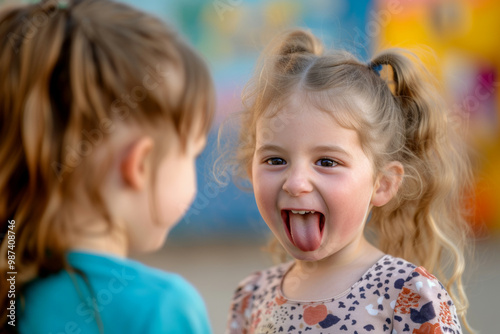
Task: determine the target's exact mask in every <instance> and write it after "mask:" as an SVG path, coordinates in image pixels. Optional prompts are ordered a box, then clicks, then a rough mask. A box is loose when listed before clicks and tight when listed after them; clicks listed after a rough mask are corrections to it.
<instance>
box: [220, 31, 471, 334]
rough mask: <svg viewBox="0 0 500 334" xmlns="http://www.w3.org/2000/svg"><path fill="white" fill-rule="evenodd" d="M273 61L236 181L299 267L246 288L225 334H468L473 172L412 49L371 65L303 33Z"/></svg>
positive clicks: (256, 99) (282, 268)
mask: <svg viewBox="0 0 500 334" xmlns="http://www.w3.org/2000/svg"><path fill="white" fill-rule="evenodd" d="M262 59H263V62H262V66H261V67H259V68H258V69H257V71H256V75H255V77H254V79H252V82H251V84H250V85H248V89H249V91H247V92H246V94H244V96H246V98H245V101H244V102H245V103H244V106H245V108H246V109H245V110H244V111H243V112H242V113H241V115H240V116H241V124H242V125H243V126H241V128H240V141H239V145H238V147H237V149H238V152H237V154H236V157H237V160H238V162H239V166H238V168H239V169H237V170H238V171H240V176H242V177H246V178H248V179H249V181H250V182H251V184H252V186H253V190H254V193H255V198H256V202H257V206H258V208H259V211H260V213H261V215H262V217H263V219H264V221H265V222H266V223H267V225H268V226H269V228H270V229H271V231H272V232H273V234H274V236H275V237H276V240H277V241H278V242H279V244H280V245H281V246H282V248H283V249H284V250H285V251H286V253H287V254H288V255H289V256H290V257H291V258H293V261H290V262H288V263H283V264H280V265H278V266H276V267H272V268H270V269H267V270H265V271H262V272H258V273H255V274H253V275H252V276H250V277H248V278H247V279H245V280H244V281H243V282H242V283H241V284H240V286H239V287H238V289H237V290H236V293H235V295H234V299H233V304H232V306H231V312H230V315H229V322H228V327H227V332H226V333H228V334H236V333H264V332H275V333H278V332H286V333H309V334H312V333H342V331H345V332H346V333H366V332H372V331H373V333H385V332H387V333H403V332H408V333H461V331H462V330H461V325H460V321H459V319H458V316H462V319H461V320H462V324H463V325H465V326H466V327H467V328H468V324H467V322H466V320H465V318H464V314H465V310H466V305H467V299H466V296H465V294H464V293H463V287H462V285H461V280H460V277H461V275H462V273H463V265H464V259H463V248H464V245H465V242H466V239H465V233H464V231H465V226H466V222H465V219H464V217H463V216H462V214H461V212H462V211H461V210H460V205H462V202H461V200H460V195H461V194H463V193H465V192H466V191H467V186H468V185H469V175H470V167H469V164H468V161H467V159H466V154H464V152H462V151H461V150H460V145H458V146H457V145H456V144H459V143H460V140H459V136H457V134H456V133H455V132H454V129H456V127H455V128H454V127H453V125H452V124H451V123H452V120H451V118H450V117H449V115H448V113H447V109H446V108H444V107H443V105H442V104H441V103H440V100H439V98H438V97H437V96H436V94H435V91H436V90H435V89H434V88H433V87H432V86H431V84H429V83H427V81H426V78H425V75H424V74H425V73H426V72H425V69H424V68H423V67H422V66H421V65H420V63H419V62H418V60H417V59H415V57H413V56H412V55H408V53H407V52H405V51H402V50H387V51H384V52H382V53H380V54H378V55H376V56H375V57H374V58H373V59H372V61H371V62H370V63H368V64H365V63H362V62H360V61H359V60H357V59H356V58H355V57H354V56H352V55H351V54H349V53H347V52H331V53H328V54H324V53H323V52H322V46H321V44H320V43H319V42H318V40H317V39H316V38H315V37H314V36H313V35H311V34H310V33H309V32H307V31H303V30H296V31H291V32H288V33H286V34H284V35H283V36H279V37H278V38H277V39H275V40H273V41H272V42H271V44H270V46H269V47H268V49H267V50H266V51H265V52H264V55H263V57H262ZM383 66H386V67H387V68H390V71H385V70H384V67H383ZM381 69H382V73H381ZM386 72H387V73H388V74H389V73H390V74H391V77H389V78H387V77H386V76H385V74H386ZM388 82H391V85H389V84H388ZM368 217H370V218H368ZM367 221H369V224H370V226H372V227H373V228H374V229H375V231H376V232H377V237H378V240H375V241H378V244H377V245H376V246H375V244H372V243H370V242H368V241H367V239H366V238H365V235H364V229H365V226H366V225H367ZM444 257H446V259H449V260H451V261H452V262H454V266H452V267H451V268H452V270H450V271H449V273H450V274H451V275H450V276H445V275H441V273H442V272H443V270H442V269H443V268H441V267H439V264H440V263H441V259H443V258H444ZM425 268H426V269H425ZM427 270H428V271H427ZM430 272H435V273H437V274H439V275H440V276H439V278H440V279H441V281H442V282H443V283H444V285H442V284H441V283H440V282H439V281H438V280H437V278H436V277H435V276H433V275H432V274H430ZM444 286H446V287H447V288H451V289H449V290H448V291H449V292H448V291H446V290H445V288H444ZM454 291H458V292H459V293H458V294H457V293H453V292H454ZM468 329H469V328H468Z"/></svg>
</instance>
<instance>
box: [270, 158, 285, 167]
mask: <svg viewBox="0 0 500 334" xmlns="http://www.w3.org/2000/svg"><path fill="white" fill-rule="evenodd" d="M266 163H267V164H268V165H273V166H274V165H286V161H285V160H284V159H281V158H269V159H267V160H266Z"/></svg>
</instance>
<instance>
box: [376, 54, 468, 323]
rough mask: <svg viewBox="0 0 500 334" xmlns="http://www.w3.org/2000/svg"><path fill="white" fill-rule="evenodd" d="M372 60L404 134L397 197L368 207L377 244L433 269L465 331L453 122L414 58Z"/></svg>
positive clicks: (459, 170)
mask: <svg viewBox="0 0 500 334" xmlns="http://www.w3.org/2000/svg"><path fill="white" fill-rule="evenodd" d="M372 64H373V66H378V65H389V66H390V67H391V68H392V72H393V87H392V90H393V96H394V101H395V104H396V106H397V108H396V109H397V110H399V111H400V112H401V113H402V116H403V120H404V124H403V127H402V128H403V129H404V130H403V131H404V138H405V142H404V148H403V149H402V150H401V152H400V156H399V157H398V159H399V160H400V161H402V162H403V165H404V167H405V176H404V178H403V182H402V184H401V187H400V190H399V192H398V195H397V196H396V198H395V199H394V200H393V201H392V203H389V204H388V205H386V206H384V207H381V208H375V209H374V212H373V221H374V223H375V224H376V226H377V228H378V230H379V241H380V248H381V249H382V250H383V251H385V252H387V253H390V254H395V255H397V256H401V257H403V258H405V259H408V260H410V261H412V262H414V263H417V264H419V265H422V266H424V267H426V268H427V269H428V270H430V271H432V272H436V274H437V276H438V277H439V278H440V280H441V281H442V282H443V284H444V285H445V287H446V289H447V290H448V291H449V293H450V295H451V296H452V298H453V300H454V301H455V304H456V306H457V313H458V314H459V315H460V316H461V317H462V321H463V323H464V325H465V327H466V328H467V329H468V330H469V331H472V330H471V329H470V327H469V325H468V323H467V321H466V318H465V312H466V309H467V307H468V301H467V297H466V295H465V293H464V290H463V285H462V275H463V272H464V267H465V259H464V250H465V248H466V245H467V235H468V231H469V228H468V224H467V221H466V218H465V217H466V216H467V212H466V208H464V205H465V203H466V201H465V198H466V196H469V195H470V189H471V184H472V183H471V180H472V175H471V168H470V162H469V160H468V159H467V152H466V150H465V148H464V145H462V144H461V142H462V140H461V139H460V138H459V135H458V133H457V132H456V128H455V127H454V125H453V123H454V121H456V119H454V118H452V117H451V115H450V114H449V113H448V109H447V108H446V107H445V106H444V104H443V103H442V101H441V99H440V98H439V96H438V95H437V93H436V91H435V87H434V86H433V85H431V84H430V82H429V80H431V79H430V75H428V73H427V71H426V70H425V68H424V67H423V66H422V65H421V63H420V62H419V61H418V60H416V59H413V61H412V60H411V59H410V57H407V56H405V55H404V54H403V52H400V51H396V50H388V51H385V52H383V53H381V54H379V55H377V56H376V57H375V58H374V59H373V61H372ZM446 274H449V276H447V275H446Z"/></svg>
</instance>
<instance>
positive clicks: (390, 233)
mask: <svg viewBox="0 0 500 334" xmlns="http://www.w3.org/2000/svg"><path fill="white" fill-rule="evenodd" d="M381 65H388V66H389V67H390V69H391V70H392V72H393V78H392V81H391V82H388V81H386V80H384V79H383V78H382V77H380V73H379V72H378V70H379V67H380V66H381ZM384 72H385V71H384ZM431 81H432V79H431V77H430V76H429V75H428V73H427V71H426V70H425V68H424V67H423V65H422V64H421V63H420V62H419V60H418V59H417V58H416V57H414V56H413V55H412V54H410V53H409V52H406V51H404V50H396V49H390V50H386V51H383V52H381V53H379V54H378V55H376V56H375V57H374V58H373V59H372V60H371V62H370V63H369V64H365V63H362V62H360V61H359V60H357V59H356V58H355V57H354V56H353V55H351V54H350V53H348V52H339V51H337V52H331V53H327V54H324V53H323V47H322V45H321V43H320V42H319V41H318V40H317V39H316V38H315V37H314V36H313V35H312V34H311V33H309V32H307V31H303V30H295V31H291V32H287V33H285V34H283V35H282V36H279V37H277V38H276V39H275V40H273V41H272V42H271V43H270V45H269V47H268V48H267V49H266V50H265V52H264V53H263V55H262V57H261V59H260V65H259V66H258V68H257V70H256V73H255V76H254V78H253V79H252V80H251V81H250V82H249V84H248V85H247V87H246V90H245V93H244V96H243V104H244V110H243V111H242V113H241V114H240V115H239V117H240V118H241V124H242V126H241V128H240V135H239V143H238V146H237V148H236V149H237V152H236V155H235V157H234V159H233V161H230V163H231V162H232V163H233V165H234V166H235V168H236V169H235V175H236V176H239V177H241V178H247V177H248V176H247V172H248V171H249V170H250V167H251V163H252V156H253V154H254V150H255V135H256V122H257V120H258V119H259V118H260V117H262V116H269V115H274V114H276V113H278V112H279V110H280V109H281V108H282V107H283V106H284V105H285V104H286V102H287V99H288V98H289V96H290V95H291V94H294V93H299V94H303V96H305V97H306V98H307V99H308V101H309V102H310V103H312V104H314V105H315V106H316V107H317V108H318V109H320V110H322V111H325V112H329V113H330V114H331V115H332V116H333V117H334V118H335V119H336V121H338V122H339V124H341V125H342V126H344V127H347V128H350V129H354V130H356V131H357V133H358V135H359V138H360V141H361V145H362V148H363V150H364V151H365V152H366V154H367V155H368V156H369V157H370V158H371V159H372V161H373V168H374V171H375V172H376V173H381V172H383V167H384V166H385V165H386V164H387V163H388V162H390V161H399V162H401V163H402V164H403V166H404V170H405V174H404V177H403V180H402V183H401V186H400V188H399V191H398V193H397V194H396V195H395V197H394V198H393V199H392V200H391V201H390V202H389V203H388V204H386V205H385V206H382V207H374V208H373V210H372V217H371V220H370V223H369V225H371V227H372V228H373V229H374V230H375V233H376V236H377V237H378V246H379V248H380V249H381V250H382V251H383V252H386V253H388V254H391V255H394V256H397V257H402V258H405V259H407V260H408V261H411V262H413V263H415V264H417V265H421V266H424V267H426V268H427V269H428V270H430V271H432V272H434V273H436V274H437V276H438V277H439V278H440V280H441V281H442V282H443V283H444V285H445V287H446V288H447V290H448V291H449V292H450V295H451V296H452V298H453V300H454V302H455V304H456V306H457V312H458V314H459V315H461V316H462V321H463V323H464V325H465V326H466V328H467V329H469V330H470V331H472V330H471V329H470V327H469V326H468V323H467V321H466V319H465V313H466V310H467V308H468V301H467V297H466V295H465V293H464V289H463V284H462V274H463V272H464V266H465V260H464V249H465V246H466V242H467V240H466V237H467V233H468V224H467V222H466V214H467V212H466V210H464V204H465V201H464V196H466V195H469V194H470V192H469V190H470V186H471V182H472V174H471V168H470V163H469V161H468V158H467V154H466V152H465V146H464V144H463V142H462V141H461V140H460V137H459V136H458V134H457V128H456V127H455V126H454V125H453V124H454V123H455V121H456V120H455V119H454V117H452V115H451V114H449V113H448V110H447V109H446V107H445V105H444V104H443V102H442V100H441V98H440V96H439V95H438V94H437V93H436V89H435V87H434V86H433V84H432V82H431ZM243 125H244V126H243ZM273 246H276V244H274V245H273ZM274 250H276V247H274ZM282 259H283V257H282Z"/></svg>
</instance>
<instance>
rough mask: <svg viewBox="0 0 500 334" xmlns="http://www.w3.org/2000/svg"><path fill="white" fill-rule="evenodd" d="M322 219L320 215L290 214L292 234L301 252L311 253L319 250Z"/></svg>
mask: <svg viewBox="0 0 500 334" xmlns="http://www.w3.org/2000/svg"><path fill="white" fill-rule="evenodd" d="M320 217H321V214H320V213H313V214H311V213H308V214H305V215H299V214H294V213H291V212H290V214H289V218H290V234H291V235H292V239H293V243H294V244H295V246H297V247H298V248H299V249H300V250H302V251H304V252H310V251H314V250H316V249H318V247H319V245H320V244H321V231H320V228H319V224H320Z"/></svg>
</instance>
